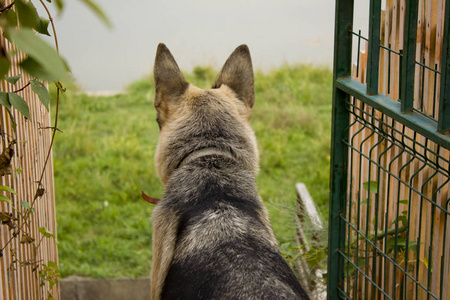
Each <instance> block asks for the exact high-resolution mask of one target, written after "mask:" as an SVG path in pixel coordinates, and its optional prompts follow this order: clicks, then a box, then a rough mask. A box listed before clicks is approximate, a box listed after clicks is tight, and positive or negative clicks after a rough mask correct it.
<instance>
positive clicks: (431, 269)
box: [344, 0, 450, 300]
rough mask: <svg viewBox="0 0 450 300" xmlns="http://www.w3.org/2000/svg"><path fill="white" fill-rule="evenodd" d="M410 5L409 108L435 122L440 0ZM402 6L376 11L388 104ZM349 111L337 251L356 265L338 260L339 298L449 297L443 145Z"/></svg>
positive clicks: (375, 115)
mask: <svg viewBox="0 0 450 300" xmlns="http://www.w3.org/2000/svg"><path fill="white" fill-rule="evenodd" d="M419 3H420V4H419V16H418V30H417V46H416V49H417V50H416V61H417V62H418V63H416V72H415V76H416V79H415V83H416V84H415V90H414V99H415V100H414V109H415V110H416V111H417V112H419V113H422V114H425V115H427V116H429V117H430V118H436V117H437V114H438V107H439V102H438V101H439V79H440V78H439V72H436V71H435V70H437V71H439V70H440V59H441V49H442V31H443V18H444V15H443V14H444V13H443V12H444V9H443V8H444V5H445V0H420V1H419ZM404 11H405V0H386V3H385V8H384V9H383V10H382V15H381V36H380V38H381V45H383V46H385V47H386V48H388V49H386V48H381V49H380V72H379V91H380V93H383V94H384V95H387V96H388V97H390V98H392V99H395V100H398V99H399V85H400V80H401V78H400V76H399V74H400V65H401V64H400V61H401V55H399V54H400V53H401V48H402V45H403V21H404V18H405V16H404ZM359 42H361V40H359ZM365 49H368V47H367V43H366V47H365ZM358 51H359V54H358V63H357V65H355V67H354V70H353V74H354V78H355V79H357V80H358V81H360V82H362V83H365V82H366V65H367V54H366V53H365V51H360V50H359V49H358ZM421 64H422V65H421ZM349 110H350V112H351V120H350V124H351V125H350V128H349V141H348V143H349V148H350V149H349V150H350V151H349V175H348V176H349V178H348V195H349V197H348V203H347V207H348V209H347V212H346V214H347V218H348V220H350V221H351V222H352V224H353V227H351V226H350V227H348V228H347V241H346V252H347V253H348V254H349V255H350V257H351V258H352V261H353V262H354V264H355V265H356V266H357V267H358V268H359V270H357V268H355V267H354V266H353V265H351V264H348V263H347V264H346V268H345V274H344V276H345V277H346V281H345V282H346V284H345V287H344V289H345V290H346V291H347V295H351V297H352V299H447V300H450V292H449V291H448V285H449V281H450V271H449V269H450V216H449V210H450V208H449V200H450V192H449V187H450V183H449V181H450V175H449V172H450V167H449V159H450V151H449V149H445V148H443V147H440V146H439V145H436V144H435V143H433V142H431V141H430V140H428V139H427V138H426V137H424V136H422V135H420V134H418V133H416V132H414V131H413V130H411V129H409V128H408V127H406V126H404V125H402V124H401V123H399V122H397V121H395V120H393V119H391V118H389V117H387V116H385V115H384V114H382V113H381V112H380V111H377V110H376V109H374V108H372V107H370V106H368V105H365V104H364V103H363V102H361V101H359V100H358V99H352V100H351V103H349ZM361 232H362V233H363V234H364V235H365V238H361Z"/></svg>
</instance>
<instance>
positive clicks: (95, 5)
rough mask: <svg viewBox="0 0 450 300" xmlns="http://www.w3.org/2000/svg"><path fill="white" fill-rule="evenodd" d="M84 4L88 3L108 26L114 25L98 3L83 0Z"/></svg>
mask: <svg viewBox="0 0 450 300" xmlns="http://www.w3.org/2000/svg"><path fill="white" fill-rule="evenodd" d="M81 2H83V3H84V4H86V5H87V6H88V7H89V8H90V9H91V10H92V11H93V12H94V13H95V14H96V15H97V17H99V18H100V19H101V20H102V21H103V23H105V25H106V26H108V27H109V28H111V27H112V24H111V22H110V21H109V19H108V17H107V16H106V15H105V13H104V12H103V10H102V9H101V8H100V7H99V6H98V4H97V3H95V2H94V1H93V0H81Z"/></svg>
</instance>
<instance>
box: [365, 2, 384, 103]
mask: <svg viewBox="0 0 450 300" xmlns="http://www.w3.org/2000/svg"><path fill="white" fill-rule="evenodd" d="M380 18H381V0H371V1H370V11H369V49H368V50H369V51H368V55H367V94H369V95H378V70H379V66H380Z"/></svg>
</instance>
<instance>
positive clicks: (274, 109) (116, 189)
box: [52, 65, 332, 278]
mask: <svg viewBox="0 0 450 300" xmlns="http://www.w3.org/2000/svg"><path fill="white" fill-rule="evenodd" d="M215 76H217V72H216V71H213V70H211V69H210V68H201V67H197V68H195V69H194V71H193V72H191V73H190V74H187V76H186V77H187V79H188V81H190V82H192V83H194V84H196V85H197V86H199V87H203V88H207V87H210V86H211V85H212V83H213V82H214V79H215ZM331 80H332V74H331V71H330V70H329V69H326V68H317V67H311V66H305V65H300V66H284V67H281V68H279V69H275V70H272V71H270V72H266V73H261V72H257V73H256V78H255V90H256V103H255V107H254V109H253V117H252V125H253V128H254V129H255V132H256V135H257V138H258V143H259V151H260V160H261V172H260V174H259V176H258V178H257V182H258V187H259V191H260V194H261V196H262V198H263V199H264V201H265V203H266V205H267V207H268V209H269V213H270V217H271V223H272V225H273V227H274V230H275V234H276V236H277V238H278V240H279V241H280V243H285V242H290V241H293V238H294V234H295V228H294V214H295V202H296V193H295V187H294V185H295V183H296V182H304V183H305V184H306V186H307V187H308V189H309V192H310V193H311V195H312V197H313V198H314V200H315V201H316V203H317V205H318V207H319V209H320V210H321V212H322V215H323V216H324V217H326V216H327V214H328V178H329V161H330V156H329V153H330V146H329V145H330V132H331ZM153 95H154V86H153V82H152V80H151V79H150V78H145V79H142V80H140V81H137V82H134V83H132V84H131V85H130V86H129V88H128V89H127V91H126V93H125V94H123V95H117V96H111V97H88V96H86V95H83V94H77V93H74V92H71V91H69V92H67V93H66V94H64V95H63V98H62V100H61V105H60V115H59V118H60V119H59V124H58V128H59V129H61V130H62V131H63V133H58V134H57V137H56V142H55V147H54V151H53V155H54V171H55V185H56V201H57V202H56V209H57V223H58V240H59V258H60V270H61V272H62V276H68V275H75V274H76V275H82V276H91V277H114V278H117V277H135V276H147V275H149V272H150V265H151V256H152V253H151V236H152V229H151V226H150V216H151V211H152V206H151V205H150V204H147V203H146V202H144V201H143V200H142V199H141V198H140V191H141V190H142V189H143V190H144V191H145V192H146V193H147V194H148V195H150V196H153V197H160V196H161V195H162V192H163V186H162V184H161V183H160V181H159V179H158V178H157V176H156V173H155V167H154V160H153V156H154V154H155V148H156V144H157V141H158V133H159V130H158V126H157V124H156V121H155V119H156V113H155V110H154V108H153ZM52 104H53V107H52V112H54V110H55V107H54V103H52Z"/></svg>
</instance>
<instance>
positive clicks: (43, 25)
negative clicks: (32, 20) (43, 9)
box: [34, 17, 50, 36]
mask: <svg viewBox="0 0 450 300" xmlns="http://www.w3.org/2000/svg"><path fill="white" fill-rule="evenodd" d="M49 23H50V21H49V20H47V19H45V18H42V17H41V18H39V21H38V22H37V23H36V26H35V27H34V29H35V30H36V31H37V32H39V33H40V34H45V35H48V36H50V33H49V32H48V24H49Z"/></svg>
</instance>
